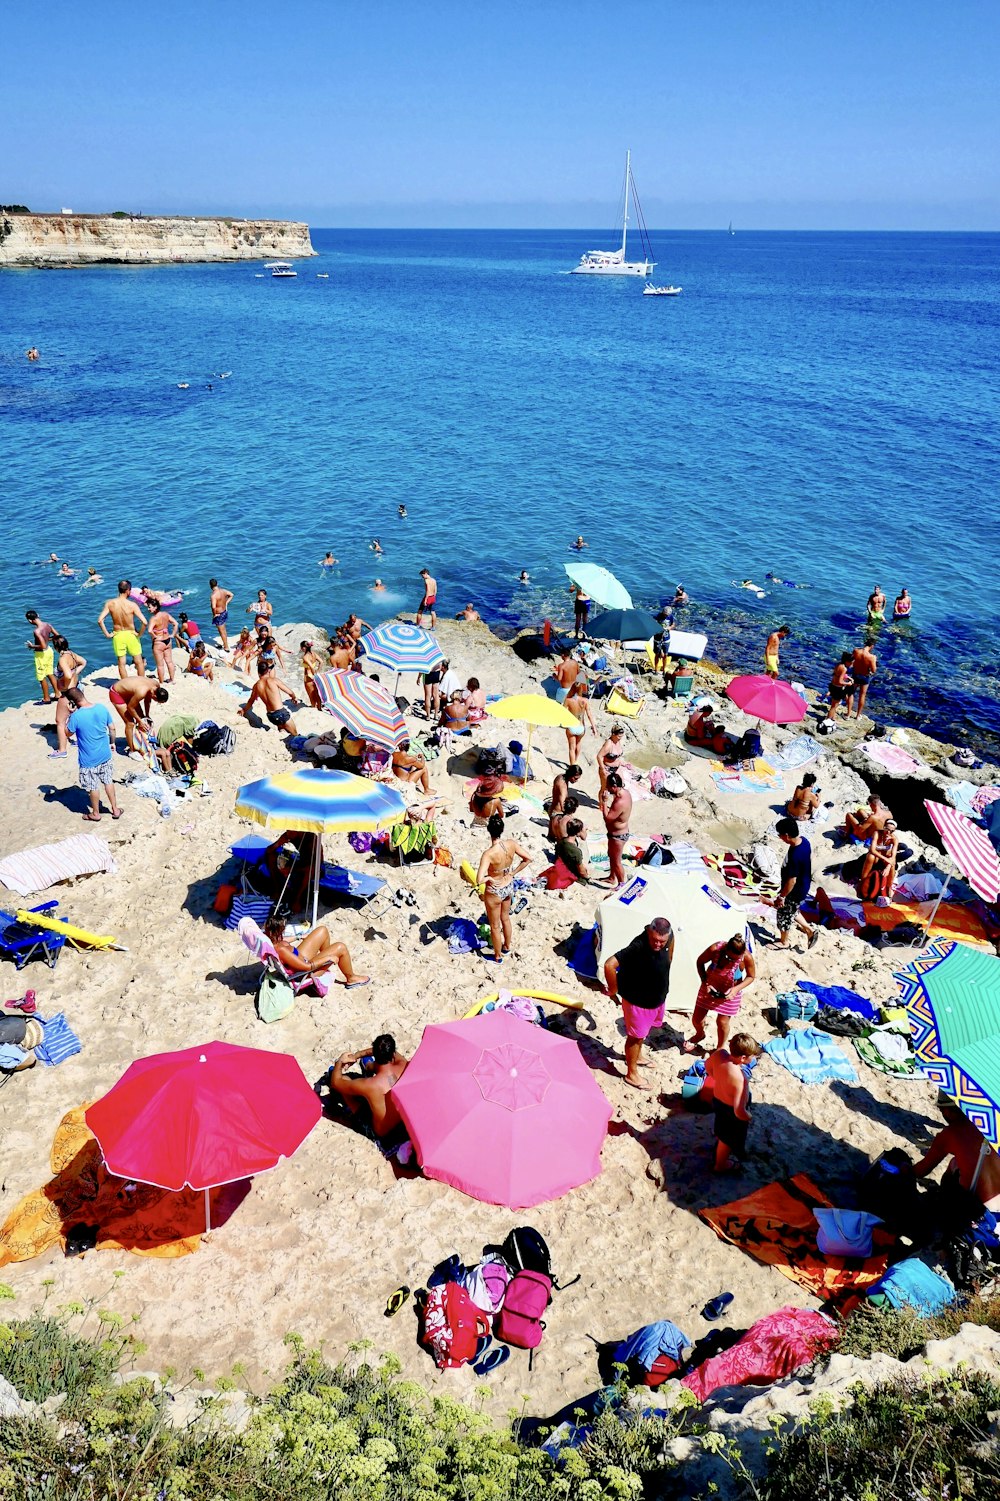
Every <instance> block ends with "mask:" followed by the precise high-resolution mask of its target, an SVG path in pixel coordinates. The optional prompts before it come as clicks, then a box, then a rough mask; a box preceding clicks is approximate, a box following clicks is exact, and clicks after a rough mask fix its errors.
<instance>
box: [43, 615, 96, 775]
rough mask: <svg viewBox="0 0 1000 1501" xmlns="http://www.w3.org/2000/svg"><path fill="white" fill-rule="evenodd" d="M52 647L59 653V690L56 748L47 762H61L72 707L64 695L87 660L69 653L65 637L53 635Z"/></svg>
mask: <svg viewBox="0 0 1000 1501" xmlns="http://www.w3.org/2000/svg"><path fill="white" fill-rule="evenodd" d="M52 645H53V646H54V647H55V649H56V651H57V652H58V653H59V655H58V657H57V658H56V670H55V680H56V688H57V689H58V690H59V695H58V697H57V699H56V748H55V750H54V751H52V752H51V753H50V755H49V760H50V761H55V760H61V759H62V757H63V756H65V755H66V752H67V747H68V745H69V731H68V730H67V728H66V724H67V721H68V720H69V716H70V715H71V714H72V712H73V705H72V704H71V703H70V701H69V699H68V698H67V697H66V694H67V693H68V691H69V689H70V688H75V687H76V685H77V683H78V682H79V681H80V674H81V672H82V671H83V669H84V668H85V667H86V665H87V659H86V657H81V656H79V655H78V654H77V653H76V652H75V651H70V647H69V642H68V641H67V640H66V637H65V636H56V635H53V637H52Z"/></svg>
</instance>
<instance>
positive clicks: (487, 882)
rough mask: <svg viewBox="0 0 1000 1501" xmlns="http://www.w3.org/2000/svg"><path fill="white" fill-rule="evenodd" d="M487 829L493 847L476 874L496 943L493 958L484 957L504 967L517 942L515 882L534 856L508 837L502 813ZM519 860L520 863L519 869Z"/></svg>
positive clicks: (486, 851) (486, 852) (496, 814)
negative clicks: (513, 915)
mask: <svg viewBox="0 0 1000 1501" xmlns="http://www.w3.org/2000/svg"><path fill="white" fill-rule="evenodd" d="M486 827H487V830H488V832H489V836H490V841H491V842H490V847H489V849H488V850H485V851H484V853H483V858H482V859H481V860H480V862H479V870H478V872H477V875H476V881H477V883H478V884H479V885H480V886H481V887H483V903H484V905H485V907H486V916H487V917H488V918H489V923H490V937H491V938H492V940H493V955H492V958H491V957H490V955H488V954H486V955H484V958H486V959H487V960H488V961H489V962H490V963H491V964H502V963H503V956H504V954H509V953H510V951H511V945H512V943H513V932H512V929H511V925H510V901H511V897H512V896H513V895H514V879H515V877H516V876H519V875H520V874H521V871H522V870H527V868H528V866H529V865H530V864H531V855H530V853H529V852H528V850H526V849H524V848H523V846H522V845H520V844H518V842H517V840H516V839H505V838H504V832H503V828H504V824H503V819H502V818H501V817H500V814H499V813H494V814H492V815H491V817H490V820H489V823H488V824H487V825H486ZM515 860H519V861H520V864H519V865H517V866H516V867H515V865H514V862H515Z"/></svg>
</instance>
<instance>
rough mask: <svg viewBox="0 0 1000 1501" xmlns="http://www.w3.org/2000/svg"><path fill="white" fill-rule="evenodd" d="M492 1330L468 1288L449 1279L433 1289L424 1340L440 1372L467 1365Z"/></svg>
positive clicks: (422, 1337) (425, 1318) (427, 1311)
mask: <svg viewBox="0 0 1000 1501" xmlns="http://www.w3.org/2000/svg"><path fill="white" fill-rule="evenodd" d="M489 1332H490V1320H489V1318H488V1317H487V1315H486V1314H485V1313H484V1312H483V1310H482V1309H481V1308H477V1307H476V1305H475V1303H473V1301H472V1299H471V1298H470V1297H469V1294H468V1293H467V1292H466V1291H465V1288H464V1287H459V1285H458V1283H457V1282H446V1283H444V1284H443V1286H441V1287H432V1288H431V1289H430V1291H429V1292H428V1294H427V1303H426V1306H425V1308H424V1319H423V1331H422V1333H421V1336H420V1339H421V1343H422V1344H424V1345H425V1346H426V1347H427V1349H428V1350H429V1351H430V1353H431V1354H432V1355H433V1357H434V1364H435V1365H436V1366H437V1368H438V1370H439V1371H444V1370H448V1369H453V1368H454V1367H455V1366H460V1365H466V1364H467V1362H468V1361H470V1360H472V1358H473V1357H474V1355H475V1353H476V1346H477V1344H478V1343H479V1340H480V1338H481V1336H482V1335H484V1334H489Z"/></svg>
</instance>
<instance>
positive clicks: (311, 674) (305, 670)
mask: <svg viewBox="0 0 1000 1501" xmlns="http://www.w3.org/2000/svg"><path fill="white" fill-rule="evenodd" d="M299 651H300V653H301V655H302V682H303V685H304V687H305V690H306V698H307V699H308V700H309V702H310V703H311V704H312V706H313V708H314V709H322V707H323V700H322V699H321V698H320V696H319V689H318V688H317V687H316V674H317V672H320V671H322V668H323V659H322V657H320V656H317V654H316V652H315V651H314V650H313V644H312V642H311V641H300V642H299Z"/></svg>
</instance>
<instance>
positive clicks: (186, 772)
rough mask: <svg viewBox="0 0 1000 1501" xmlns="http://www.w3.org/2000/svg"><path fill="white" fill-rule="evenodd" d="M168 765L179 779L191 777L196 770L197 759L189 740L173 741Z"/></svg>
mask: <svg viewBox="0 0 1000 1501" xmlns="http://www.w3.org/2000/svg"><path fill="white" fill-rule="evenodd" d="M170 765H171V766H172V768H173V770H174V772H175V774H176V775H177V776H179V777H193V776H194V774H195V772H196V771H197V770H198V757H197V756H196V755H195V752H194V748H193V746H192V745H191V742H190V740H175V741H174V743H173V745H172V746H171V747H170Z"/></svg>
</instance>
